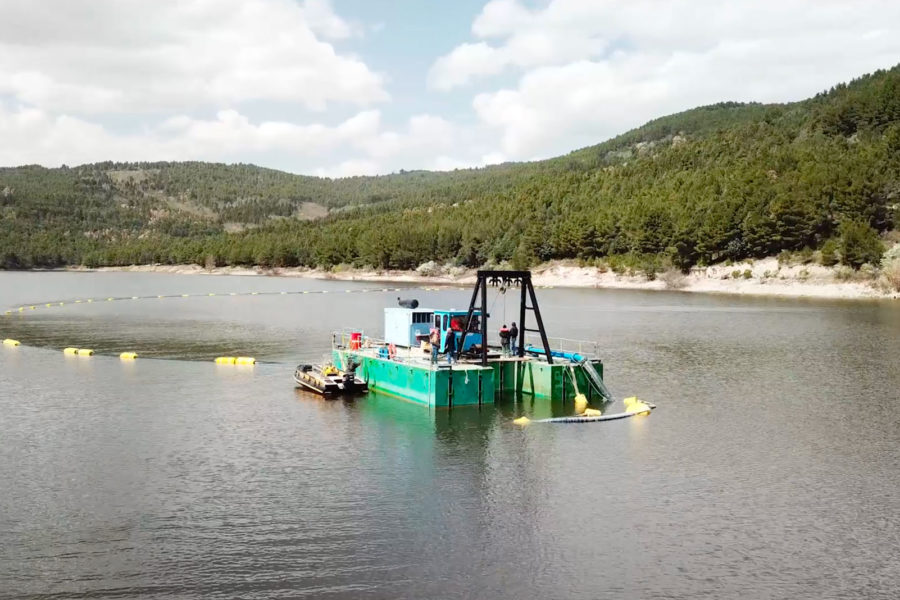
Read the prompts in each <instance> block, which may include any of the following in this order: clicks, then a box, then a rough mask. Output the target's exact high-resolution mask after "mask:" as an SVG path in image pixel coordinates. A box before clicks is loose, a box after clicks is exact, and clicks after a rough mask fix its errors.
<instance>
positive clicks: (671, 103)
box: [0, 0, 900, 177]
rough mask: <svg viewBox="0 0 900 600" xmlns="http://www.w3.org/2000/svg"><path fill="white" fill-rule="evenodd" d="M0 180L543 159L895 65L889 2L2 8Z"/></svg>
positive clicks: (298, 0)
mask: <svg viewBox="0 0 900 600" xmlns="http://www.w3.org/2000/svg"><path fill="white" fill-rule="evenodd" d="M0 23H2V24H3V26H2V27H0V165H3V166H15V165H22V164H42V165H45V166H50V167H55V166H59V165H62V164H68V165H70V166H73V165H78V164H83V163H88V162H97V161H103V160H115V161H157V160H172V161H174V160H203V161H215V162H227V163H235V162H243V163H254V164H258V165H262V166H266V167H271V168H276V169H282V170H285V171H289V172H293V173H300V174H307V175H319V176H325V177H343V176H351V175H371V174H382V173H391V172H397V171H399V170H401V169H405V170H413V169H432V170H451V169H455V168H464V167H479V166H484V165H488V164H495V163H500V162H505V161H521V160H535V159H541V158H548V157H552V156H558V155H561V154H566V153H568V152H570V151H572V150H575V149H577V148H581V147H584V146H589V145H592V144H596V143H599V142H601V141H603V140H605V139H608V138H610V137H613V136H615V135H617V134H620V133H623V132H625V131H627V130H629V129H632V128H634V127H637V126H640V125H641V124H643V123H645V122H646V121H648V120H650V119H653V118H656V117H659V116H663V115H666V114H671V113H674V112H678V111H681V110H686V109H689V108H693V107H695V106H700V105H704V104H711V103H714V102H721V101H726V100H734V101H744V102H749V101H756V102H784V101H791V100H800V99H803V98H806V97H809V96H812V95H814V94H816V93H817V92H820V91H823V90H826V89H828V88H829V87H831V86H832V85H834V84H836V83H839V82H842V81H848V80H850V79H852V78H854V77H857V76H859V75H862V74H864V73H868V72H871V71H874V70H876V69H880V68H889V67H891V66H893V65H895V64H897V63H898V62H900V2H898V1H896V0H884V1H881V0H857V1H856V2H848V1H846V0H805V1H801V0H777V1H773V0H729V1H723V0H622V1H613V0H490V1H486V0H390V1H389V0H154V1H152V2H150V1H147V0H0Z"/></svg>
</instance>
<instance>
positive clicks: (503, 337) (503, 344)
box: [500, 323, 509, 356]
mask: <svg viewBox="0 0 900 600" xmlns="http://www.w3.org/2000/svg"><path fill="white" fill-rule="evenodd" d="M500 348H501V349H502V354H503V356H509V329H507V327H506V323H504V324H503V327H501V328H500Z"/></svg>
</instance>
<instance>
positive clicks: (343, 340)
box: [331, 329, 431, 363]
mask: <svg viewBox="0 0 900 600" xmlns="http://www.w3.org/2000/svg"><path fill="white" fill-rule="evenodd" d="M353 333H359V334H361V340H360V342H361V343H360V346H361V349H363V350H366V349H370V348H375V349H378V348H387V347H388V343H387V341H385V340H383V339H381V338H375V337H371V336H367V335H365V333H364V332H363V330H361V329H341V330H338V331H332V332H331V348H332V350H349V349H350V340H351V334H353ZM394 361H395V362H401V363H404V362H410V363H411V362H431V354H426V353H425V352H423V351H422V349H421V347H419V346H411V347H405V346H397V347H396V353H395V354H394Z"/></svg>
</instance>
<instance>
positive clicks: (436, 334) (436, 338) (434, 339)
mask: <svg viewBox="0 0 900 600" xmlns="http://www.w3.org/2000/svg"><path fill="white" fill-rule="evenodd" d="M428 341H429V342H430V343H431V364H433V365H436V364H437V359H438V351H439V350H440V349H441V332H440V331H438V328H437V327H432V328H431V335H429V336H428Z"/></svg>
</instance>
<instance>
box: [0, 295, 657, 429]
mask: <svg viewBox="0 0 900 600" xmlns="http://www.w3.org/2000/svg"><path fill="white" fill-rule="evenodd" d="M535 287H540V288H542V289H552V288H553V286H535ZM410 290H420V291H426V292H430V291H455V290H458V291H469V289H468V288H464V287H456V286H436V287H431V286H429V287H425V286H418V287H402V288H400V287H386V288H361V289H344V290H296V291H255V292H228V293H223V292H207V293H192V294H157V295H148V296H107V297H105V298H84V299H75V300H54V301H50V302H37V303H34V304H24V305H21V306H17V307H14V308H9V309H6V310H4V311H3V313H2V315H0V316H2V317H14V316H20V315H23V314H28V313H29V312H31V311H37V310H42V309H49V308H56V307H61V306H72V305H84V304H94V303H101V302H120V301H128V300H132V301H134V300H163V299H177V298H228V297H238V296H288V295H292V296H301V295H310V294H362V293H387V292H402V291H410ZM0 322H2V321H0ZM2 345H3V346H5V347H10V348H14V347H18V346H22V345H26V344H22V342H21V341H20V340H16V339H12V338H5V339H3V342H2ZM36 347H37V346H36ZM63 354H64V355H66V356H74V357H78V358H89V357H92V356H94V355H95V352H94V350H93V349H91V348H80V347H75V346H69V347H66V348H64V349H63ZM115 355H116V354H112V355H111V356H115ZM117 355H118V357H119V359H120V360H121V361H122V362H132V361H134V360H136V359H137V358H138V353H136V352H120V353H118V354H117ZM213 362H214V363H215V364H216V365H227V366H254V365H256V364H257V363H258V361H257V360H256V358H254V357H250V356H218V357H216V358H215V359H214V360H213ZM623 402H624V404H625V410H624V411H623V412H619V413H613V414H603V413H602V412H601V411H600V410H597V409H593V408H588V407H587V400H586V398H585V397H584V395H583V394H580V393H579V394H577V395H576V398H575V408H576V414H575V415H572V416H565V417H551V418H544V419H534V420H532V419H529V418H528V417H524V416H523V417H519V418H518V419H515V420H514V421H513V423H515V424H516V425H520V426H526V425H530V424H532V423H591V422H601V421H613V420H618V419H625V418H628V417H634V416H646V415H649V414H650V412H651V411H652V410H653V409H655V408H656V405H655V404H653V403H650V402H644V401H641V400H638V399H637V398H636V397H630V398H625V399H624V401H623Z"/></svg>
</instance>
